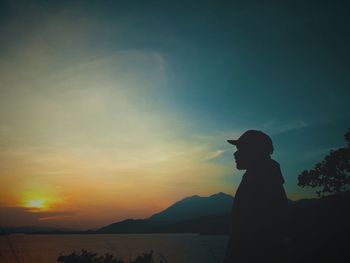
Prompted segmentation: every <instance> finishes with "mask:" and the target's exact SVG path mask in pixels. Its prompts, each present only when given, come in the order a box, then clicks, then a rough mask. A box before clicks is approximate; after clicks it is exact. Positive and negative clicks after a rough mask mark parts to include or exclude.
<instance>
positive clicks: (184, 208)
mask: <svg viewBox="0 0 350 263" xmlns="http://www.w3.org/2000/svg"><path fill="white" fill-rule="evenodd" d="M233 200H234V198H233V197H232V196H231V195H228V194H225V193H221V192H220V193H217V194H214V195H211V196H208V197H201V196H198V195H194V196H190V197H186V198H184V199H182V200H180V201H178V202H176V203H174V204H173V205H171V206H169V207H168V208H166V209H165V210H163V211H161V212H159V213H156V214H154V215H152V216H151V217H149V218H146V219H127V220H123V221H121V222H117V223H113V224H111V225H108V226H105V227H102V228H100V229H99V230H98V232H99V233H164V232H168V233H179V232H181V233H188V232H196V233H197V232H198V231H199V230H201V229H203V231H204V232H208V231H209V232H210V229H209V228H210V227H212V228H213V229H215V226H214V225H215V224H216V223H215V222H214V221H217V220H219V221H220V220H223V221H225V222H226V221H227V220H228V218H229V217H230V212H231V209H232V204H233ZM219 218H221V219H219ZM223 218H225V219H223ZM200 222H202V223H200ZM203 222H204V223H203ZM194 225H197V228H196V229H194V228H193V226H194ZM198 226H202V228H201V229H200V227H199V228H198ZM209 226H210V227H209Z"/></svg>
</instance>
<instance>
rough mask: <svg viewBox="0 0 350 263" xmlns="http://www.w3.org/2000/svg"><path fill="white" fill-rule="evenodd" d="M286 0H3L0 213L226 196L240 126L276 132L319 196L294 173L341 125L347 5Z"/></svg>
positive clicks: (94, 210) (151, 205)
mask: <svg viewBox="0 0 350 263" xmlns="http://www.w3.org/2000/svg"><path fill="white" fill-rule="evenodd" d="M263 2H264V4H263ZM282 2H284V3H283V4H282V3H280V1H274V2H272V1H267V2H266V1H227V2H226V1H222V2H221V1H192V2H191V1H186V2H183V3H181V2H180V1H171V2H170V1H169V2H167V1H33V2H32V3H28V1H23V2H22V1H1V6H0V92H1V93H0V94H1V95H0V109H1V110H0V118H1V122H0V156H1V158H0V224H2V225H5V226H29V225H38V226H57V227H67V228H80V229H81V228H96V227H100V226H103V225H106V224H109V223H112V222H115V221H119V220H122V219H126V218H143V217H148V216H150V215H151V214H153V213H155V212H158V211H160V210H163V209H164V208H166V207H167V206H169V205H171V204H172V203H174V202H175V201H177V200H179V199H182V198H184V197H186V196H191V195H195V194H197V195H203V196H207V195H211V194H214V193H217V192H225V193H228V194H232V195H234V193H235V190H236V188H237V186H238V184H239V182H240V179H241V175H242V171H237V170H236V169H235V167H234V165H233V161H232V157H233V156H232V154H233V152H234V151H235V149H234V147H232V146H230V145H229V144H227V143H226V139H230V138H231V139H232V138H237V137H238V136H239V135H240V134H242V132H244V131H245V130H247V129H259V130H263V131H265V132H266V133H268V134H269V135H271V137H272V139H273V141H274V146H275V153H274V155H273V157H274V158H275V159H276V160H277V161H279V162H280V164H281V167H282V171H283V174H284V177H285V179H286V184H285V188H286V190H287V194H288V196H289V198H291V199H299V198H303V197H312V196H315V195H314V192H315V190H314V189H302V188H300V187H298V186H297V176H298V174H299V173H300V172H301V171H302V170H303V169H310V168H312V167H313V165H314V164H315V163H316V162H318V161H320V160H322V158H323V157H324V156H325V155H326V154H327V153H328V152H329V150H330V149H333V148H337V147H341V146H342V145H344V144H345V141H344V138H343V134H344V133H345V132H346V131H347V129H348V128H350V109H349V98H350V88H349V83H350V74H349V68H350V51H349V46H350V29H349V25H350V18H349V15H348V10H349V8H350V6H349V4H346V3H345V1H339V3H338V4H334V3H335V2H337V1H325V2H324V3H322V1H309V3H308V4H306V3H304V2H306V1H301V0H300V1H282ZM199 3H200V4H199ZM277 3H278V4H277Z"/></svg>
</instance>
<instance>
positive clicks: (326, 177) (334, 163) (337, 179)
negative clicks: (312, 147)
mask: <svg viewBox="0 0 350 263" xmlns="http://www.w3.org/2000/svg"><path fill="white" fill-rule="evenodd" d="M344 136H345V140H346V141H347V145H346V146H345V147H342V148H339V149H337V150H331V152H330V153H329V154H328V155H327V156H326V157H325V158H324V159H323V161H321V162H319V163H317V164H316V165H315V167H314V169H312V170H309V171H307V170H304V171H303V172H302V173H301V174H300V175H299V176H298V181H299V182H298V185H299V186H301V187H312V188H314V187H321V188H322V189H321V190H320V191H317V192H316V193H317V194H318V196H325V195H327V194H335V193H339V192H342V191H345V190H346V189H347V187H348V186H349V185H350V129H349V131H348V132H347V133H346V134H345V135H344Z"/></svg>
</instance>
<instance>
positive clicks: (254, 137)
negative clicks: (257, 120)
mask: <svg viewBox="0 0 350 263" xmlns="http://www.w3.org/2000/svg"><path fill="white" fill-rule="evenodd" d="M227 142H228V143H230V144H233V145H236V146H239V147H247V148H250V149H257V150H259V151H264V152H265V151H266V152H267V153H269V154H272V153H273V144H272V140H271V138H270V136H268V135H267V134H266V133H264V132H262V131H258V130H248V131H246V132H244V133H243V134H242V135H241V136H240V137H239V138H238V139H237V140H227Z"/></svg>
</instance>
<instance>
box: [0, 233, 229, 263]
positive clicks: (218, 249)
mask: <svg viewBox="0 0 350 263" xmlns="http://www.w3.org/2000/svg"><path fill="white" fill-rule="evenodd" d="M8 238H9V239H10V242H11V243H12V244H13V248H14V250H15V251H16V254H17V257H18V259H19V262H20V263H54V262H56V258H57V256H59V255H60V254H61V253H70V252H72V251H74V250H76V251H80V250H81V249H87V250H91V251H94V252H97V253H105V252H109V253H112V254H114V255H118V256H119V257H121V258H123V259H125V260H129V259H130V258H131V259H133V258H135V257H136V256H137V255H138V254H140V253H142V252H148V251H150V250H153V251H154V252H155V254H156V255H159V254H162V255H163V256H164V257H165V258H166V259H167V260H168V262H169V263H218V262H221V261H222V258H223V256H224V253H225V246H226V242H227V236H200V235H196V234H142V235H136V234H133V235H118V234H115V235H114V234H113V235H112V234H109V235H17V234H16V235H10V236H8V237H6V236H0V262H1V263H12V262H13V263H16V259H15V257H14V255H13V253H12V252H11V249H10V247H9V242H8V240H7V239H8Z"/></svg>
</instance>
